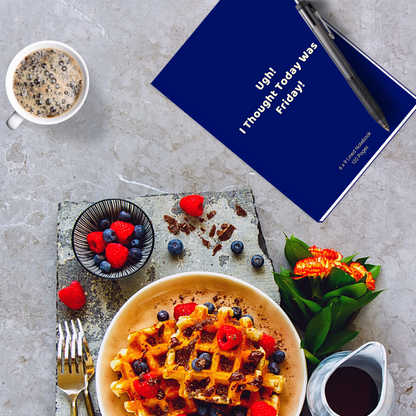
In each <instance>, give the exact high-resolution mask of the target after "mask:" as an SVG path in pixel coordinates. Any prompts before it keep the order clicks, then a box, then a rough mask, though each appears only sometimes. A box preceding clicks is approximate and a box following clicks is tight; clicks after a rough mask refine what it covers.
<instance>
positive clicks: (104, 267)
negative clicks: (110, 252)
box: [100, 260, 111, 273]
mask: <svg viewBox="0 0 416 416" xmlns="http://www.w3.org/2000/svg"><path fill="white" fill-rule="evenodd" d="M100 269H101V270H102V271H103V272H104V273H110V272H111V264H110V263H109V262H108V261H106V260H104V261H102V262H101V263H100Z"/></svg>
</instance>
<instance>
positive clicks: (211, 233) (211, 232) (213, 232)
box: [208, 224, 217, 238]
mask: <svg viewBox="0 0 416 416" xmlns="http://www.w3.org/2000/svg"><path fill="white" fill-rule="evenodd" d="M216 230H217V227H216V225H215V224H214V225H213V226H212V228H211V229H210V230H209V234H208V235H209V236H210V237H211V238H212V237H214V235H215V231H216Z"/></svg>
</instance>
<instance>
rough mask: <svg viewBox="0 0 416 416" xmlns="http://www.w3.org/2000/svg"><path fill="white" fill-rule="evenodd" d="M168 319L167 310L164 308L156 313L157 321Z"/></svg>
mask: <svg viewBox="0 0 416 416" xmlns="http://www.w3.org/2000/svg"><path fill="white" fill-rule="evenodd" d="M168 319H169V312H167V311H165V310H163V309H162V310H161V311H159V312H158V313H157V320H158V321H167V320H168Z"/></svg>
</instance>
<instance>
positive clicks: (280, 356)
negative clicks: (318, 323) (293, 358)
mask: <svg viewBox="0 0 416 416" xmlns="http://www.w3.org/2000/svg"><path fill="white" fill-rule="evenodd" d="M285 358H286V354H285V352H284V351H282V350H276V351H275V352H274V353H273V356H272V359H273V361H274V362H275V363H277V364H280V363H281V362H283V360H284V359H285Z"/></svg>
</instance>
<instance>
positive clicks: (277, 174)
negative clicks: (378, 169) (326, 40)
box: [152, 0, 416, 221]
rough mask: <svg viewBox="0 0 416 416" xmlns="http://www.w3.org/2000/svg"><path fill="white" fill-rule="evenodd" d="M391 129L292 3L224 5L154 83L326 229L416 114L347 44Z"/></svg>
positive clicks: (344, 45)
mask: <svg viewBox="0 0 416 416" xmlns="http://www.w3.org/2000/svg"><path fill="white" fill-rule="evenodd" d="M335 37H336V40H335V42H336V44H337V46H338V48H339V49H340V50H341V52H342V53H343V54H344V56H345V57H346V58H347V60H348V61H349V63H350V64H351V66H352V67H353V69H354V70H355V72H356V73H357V75H358V76H359V77H360V78H361V80H362V81H363V82H364V84H365V85H366V86H367V88H368V90H369V91H370V92H371V94H372V95H373V96H374V98H375V99H376V101H377V102H378V104H379V105H380V107H381V109H382V110H383V112H384V115H385V117H386V119H387V122H388V124H389V126H390V133H388V132H387V131H385V130H384V129H383V128H382V127H381V126H380V125H378V124H377V122H376V121H374V120H373V119H372V117H371V116H370V115H369V114H368V112H367V111H366V109H365V108H364V107H363V106H362V104H361V102H360V101H359V100H358V98H357V97H356V95H355V94H354V92H353V91H352V90H351V88H350V86H349V85H348V83H347V82H346V80H345V79H344V77H343V76H342V74H341V73H340V72H339V70H338V69H337V67H336V66H335V64H334V63H333V62H332V60H331V59H330V57H329V56H328V55H327V53H326V51H325V50H324V48H323V47H322V46H321V44H320V43H319V42H318V41H317V39H316V38H315V36H314V34H313V33H312V31H311V30H310V29H309V27H308V26H307V24H306V23H305V22H304V20H303V19H302V17H301V16H300V15H299V13H298V11H297V10H296V7H295V2H294V1H293V0H280V1H276V0H220V1H219V2H218V3H217V5H216V6H215V7H214V9H213V10H212V11H211V12H210V13H209V15H208V16H207V17H206V18H205V20H204V21H203V22H202V23H201V24H200V25H199V27H198V28H197V29H196V30H195V31H194V33H193V34H192V35H191V36H190V37H189V39H188V40H186V42H185V43H184V45H183V46H182V47H181V48H180V49H179V51H178V52H177V53H176V54H175V55H174V57H173V58H172V59H171V60H170V61H169V62H168V64H167V65H166V66H165V68H163V70H162V71H161V72H160V74H159V75H158V76H157V77H156V78H155V80H154V81H153V82H152V85H153V86H154V87H156V88H157V89H158V90H159V91H160V92H162V93H163V94H164V95H165V96H166V97H167V98H169V99H170V100H171V101H172V102H173V103H175V104H176V105H177V106H178V107H179V108H181V109H182V110H183V111H185V112H186V113H187V114H188V115H189V116H190V117H192V118H193V119H194V120H195V121H196V122H198V123H199V124H200V125H201V126H202V127H204V128H205V129H206V130H207V131H208V132H209V133H211V134H212V135H213V136H214V137H215V138H216V139H218V140H220V141H221V142H222V143H223V144H224V145H225V146H227V147H228V148H229V149H230V150H231V151H233V152H234V153H235V154H236V155H237V156H239V157H240V158H241V159H242V160H243V161H244V162H246V163H247V164H248V165H249V166H250V167H251V168H252V169H254V170H255V171H257V172H258V173H259V174H260V175H262V176H263V177H264V178H265V179H266V180H268V181H269V182H270V183H271V184H272V185H273V186H275V187H276V188H277V189H278V190H279V191H280V192H282V193H283V194H284V195H285V196H286V197H288V198H290V199H291V200H292V201H293V202H294V203H295V204H296V205H298V206H299V207H300V208H301V209H302V210H304V211H305V212H306V213H307V214H308V215H310V216H311V217H312V218H314V219H315V220H316V221H323V220H324V219H325V218H326V217H327V216H328V215H329V213H330V212H331V211H332V210H333V208H334V207H335V206H336V205H337V203H338V202H339V201H340V200H341V199H342V197H343V196H344V195H345V194H346V193H347V192H348V190H349V189H350V188H351V187H352V186H353V184H354V183H355V182H356V181H357V180H358V178H359V177H360V176H361V175H362V174H363V172H364V171H365V170H366V168H367V167H368V166H369V165H370V163H371V162H372V161H373V160H374V159H375V158H376V157H377V155H378V154H379V153H380V152H381V151H382V149H383V148H384V147H385V146H386V145H387V143H388V142H389V141H390V140H391V139H392V137H393V136H394V135H395V134H396V133H397V131H398V130H399V129H400V128H401V127H402V125H403V124H404V123H405V122H406V120H407V119H408V118H409V117H410V116H411V114H412V113H413V112H414V111H415V109H416V96H415V95H413V94H412V93H411V92H410V91H409V90H407V89H406V88H405V87H404V86H403V85H401V84H400V83H399V82H398V81H396V80H395V79H394V78H393V77H392V76H391V75H389V74H388V73H387V72H386V71H384V70H383V69H382V68H381V67H380V66H379V65H377V64H376V63H375V62H374V61H373V60H371V59H370V58H369V57H368V56H366V55H365V54H364V53H363V52H362V51H360V50H359V49H358V48H357V47H355V46H354V45H353V44H351V43H350V42H349V41H348V40H347V39H346V38H344V37H343V36H342V35H340V34H339V33H338V32H335Z"/></svg>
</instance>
